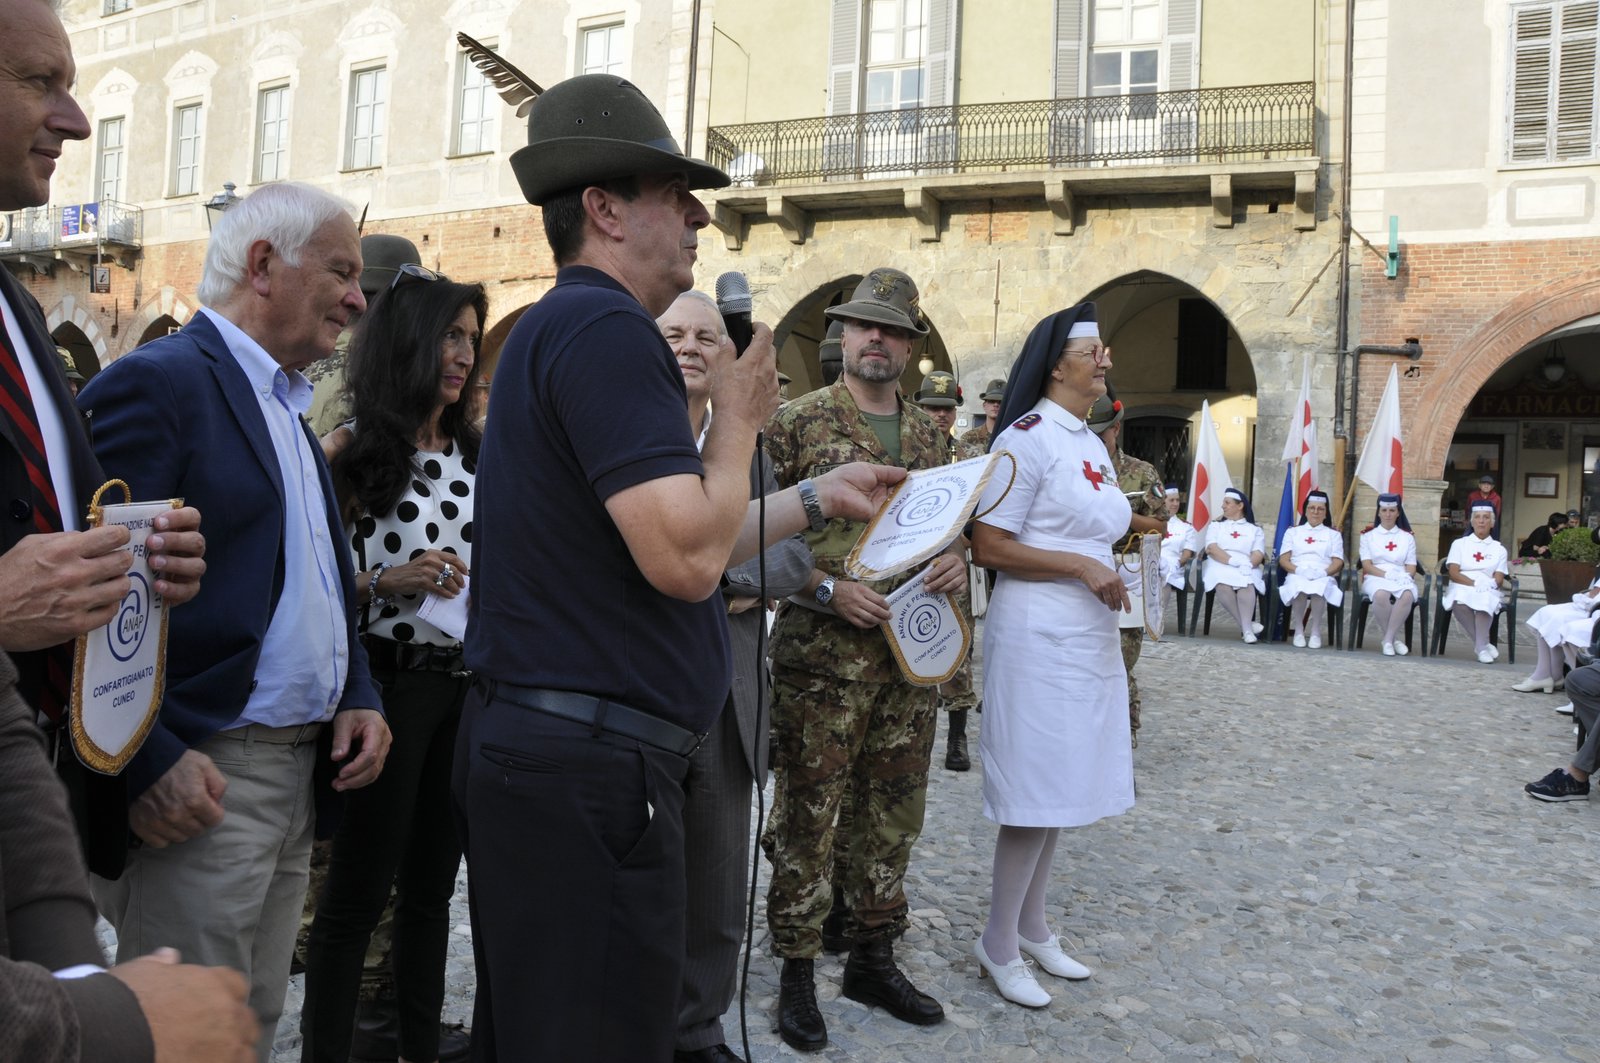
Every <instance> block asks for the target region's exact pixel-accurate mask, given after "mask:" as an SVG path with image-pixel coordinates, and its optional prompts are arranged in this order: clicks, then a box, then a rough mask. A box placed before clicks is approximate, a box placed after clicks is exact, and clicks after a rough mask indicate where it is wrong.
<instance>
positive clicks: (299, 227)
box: [195, 181, 353, 306]
mask: <svg viewBox="0 0 1600 1063" xmlns="http://www.w3.org/2000/svg"><path fill="white" fill-rule="evenodd" d="M352 213H353V210H352V208H351V206H350V204H349V203H347V202H345V201H344V200H342V199H340V198H339V197H337V196H333V195H329V194H328V193H327V192H324V191H322V190H321V189H319V188H312V187H311V186H310V185H304V184H298V183H296V182H293V181H280V182H276V183H274V184H270V185H265V186H263V187H261V188H258V189H256V190H255V191H254V192H252V193H250V194H249V195H248V196H245V197H244V198H243V199H241V200H239V201H238V202H237V203H235V204H234V205H233V206H231V207H229V208H228V209H227V211H225V212H224V213H223V215H222V217H221V218H219V219H217V223H216V225H215V226H214V227H213V228H212V230H211V242H210V243H209V244H207V245H206V262H205V266H204V267H203V268H202V270H201V273H200V286H199V288H198V289H196V291H195V294H196V295H197V296H198V297H199V299H200V302H201V303H203V304H205V305H206V306H216V305H217V304H218V303H220V302H223V301H224V300H226V299H227V298H228V297H229V296H230V295H232V294H233V292H234V290H235V289H237V288H238V287H239V285H241V284H243V283H244V280H245V274H246V270H247V269H248V266H249V257H250V245H251V244H253V243H255V242H256V241H257V240H265V241H266V242H267V243H269V244H271V245H272V250H273V251H274V252H276V253H277V255H278V257H279V258H281V259H283V261H284V262H286V263H287V264H289V265H290V266H298V265H300V252H301V251H304V250H305V247H306V245H307V244H309V243H310V242H311V240H312V238H313V237H314V236H316V234H317V230H318V229H321V228H322V227H323V226H324V225H326V224H328V223H329V222H330V221H333V220H334V219H335V218H337V217H339V216H340V215H343V216H344V217H346V218H349V217H350V216H351V214H352Z"/></svg>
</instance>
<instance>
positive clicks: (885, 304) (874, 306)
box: [823, 267, 929, 336]
mask: <svg viewBox="0 0 1600 1063" xmlns="http://www.w3.org/2000/svg"><path fill="white" fill-rule="evenodd" d="M918 298H919V295H918V293H917V282H916V281H914V280H912V279H911V278H910V277H908V276H907V275H906V274H904V273H901V272H900V271H899V270H897V269H889V268H888V267H880V268H878V269H875V270H873V271H872V272H871V273H868V274H867V275H866V277H864V278H863V279H862V281H861V283H860V284H858V285H856V290H855V293H854V294H853V295H851V296H850V301H849V302H848V303H841V304H840V305H838V306H830V307H828V309H826V310H824V311H823V313H824V314H825V315H826V316H827V318H828V320H830V321H866V322H870V323H872V324H875V325H895V326H898V327H899V328H903V329H909V330H911V331H912V332H913V333H915V334H916V335H918V336H926V335H927V334H928V331H929V329H928V322H927V320H926V319H925V318H923V316H922V310H921V308H920V307H918V306H917V300H918Z"/></svg>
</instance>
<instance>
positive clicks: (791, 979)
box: [778, 960, 828, 1052]
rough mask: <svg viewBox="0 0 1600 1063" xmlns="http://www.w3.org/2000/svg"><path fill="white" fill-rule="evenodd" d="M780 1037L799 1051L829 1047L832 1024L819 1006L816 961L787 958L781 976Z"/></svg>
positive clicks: (779, 994) (779, 996) (812, 1050)
mask: <svg viewBox="0 0 1600 1063" xmlns="http://www.w3.org/2000/svg"><path fill="white" fill-rule="evenodd" d="M778 1036H779V1037H782V1038H783V1041H784V1043H785V1044H787V1045H788V1046H789V1047H790V1048H792V1049H794V1050H795V1051H796V1052H820V1051H822V1049H824V1048H827V1047H828V1026H827V1024H826V1023H824V1022H823V1021H822V1011H821V1009H819V1008H818V1007H817V983H816V963H815V961H812V960H784V961H783V971H782V973H781V974H779V976H778Z"/></svg>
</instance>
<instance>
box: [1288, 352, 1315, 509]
mask: <svg viewBox="0 0 1600 1063" xmlns="http://www.w3.org/2000/svg"><path fill="white" fill-rule="evenodd" d="M1283 460H1284V461H1293V462H1298V463H1299V475H1298V476H1296V477H1295V485H1294V513H1295V517H1296V519H1298V518H1299V516H1300V514H1302V513H1304V512H1305V511H1306V495H1308V494H1310V493H1311V489H1312V488H1313V487H1315V486H1317V421H1316V418H1315V417H1313V416H1311V359H1310V358H1309V357H1307V358H1306V362H1305V372H1304V373H1303V374H1302V375H1301V377H1300V400H1299V401H1298V402H1296V403H1295V404H1294V414H1293V416H1291V417H1290V419H1289V437H1288V438H1287V439H1286V440H1284V444H1283Z"/></svg>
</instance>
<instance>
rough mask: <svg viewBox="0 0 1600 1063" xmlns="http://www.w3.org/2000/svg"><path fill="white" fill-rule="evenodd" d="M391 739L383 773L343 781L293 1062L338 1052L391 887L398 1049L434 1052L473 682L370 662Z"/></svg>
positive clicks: (411, 1053)
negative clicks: (362, 783) (466, 708)
mask: <svg viewBox="0 0 1600 1063" xmlns="http://www.w3.org/2000/svg"><path fill="white" fill-rule="evenodd" d="M373 678H374V679H375V680H377V681H378V683H379V685H380V686H381V687H382V690H383V710H384V714H385V716H386V717H387V718H388V722H389V730H390V732H391V733H392V734H393V736H394V737H393V744H392V745H391V746H390V747H389V757H388V759H387V760H386V761H385V762H384V765H383V773H382V774H381V775H379V776H378V778H377V781H375V782H374V783H373V784H372V785H370V786H367V787H364V788H363V789H360V790H353V791H351V792H350V795H349V803H348V805H347V807H346V809H345V813H344V819H343V820H342V821H341V822H340V824H339V831H338V833H337V834H336V835H335V836H334V840H333V851H332V855H331V857H330V859H329V864H328V882H327V886H326V887H325V888H324V889H323V892H322V896H321V897H320V898H319V899H318V901H317V914H316V918H315V919H314V920H313V921H312V923H311V935H310V937H309V938H308V939H307V944H306V998H305V1006H304V1008H303V1009H302V1011H301V1013H300V1030H301V1034H302V1036H303V1038H304V1041H303V1043H302V1046H301V1049H300V1058H301V1061H302V1063H311V1061H316V1063H345V1061H346V1060H348V1059H349V1058H350V1038H351V1031H352V1028H353V1026H354V1023H355V1012H356V999H357V997H358V995H359V992H360V985H361V968H362V964H363V962H364V960H365V957H366V952H367V942H368V940H369V939H370V938H371V936H372V928H373V927H374V926H376V925H377V922H378V917H379V916H380V915H381V914H382V913H383V908H384V905H385V903H386V902H387V901H388V899H389V891H390V888H391V886H392V887H393V889H394V893H395V909H394V944H393V952H392V960H391V962H392V963H393V966H394V985H395V1000H396V1004H397V1005H398V1010H399V1016H400V1031H399V1033H400V1054H401V1055H402V1056H404V1057H405V1058H406V1059H417V1060H431V1059H437V1058H438V1057H439V1013H440V1010H441V1009H442V1008H443V1006H444V963H445V952H446V948H447V946H448V943H449V938H450V898H451V897H452V896H453V895H454V894H455V888H456V871H457V869H458V868H459V867H460V864H461V845H460V842H459V841H458V840H457V838H456V824H455V816H454V809H453V804H452V801H451V797H450V772H451V767H452V765H453V763H454V760H455V742H456V731H457V728H458V726H459V725H460V721H461V705H462V702H463V701H464V700H465V698H466V693H467V690H468V688H469V686H470V685H471V681H470V680H469V679H467V678H466V677H452V675H451V674H450V673H448V672H424V671H403V672H386V671H383V670H380V669H376V668H375V669H374V670H373Z"/></svg>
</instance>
